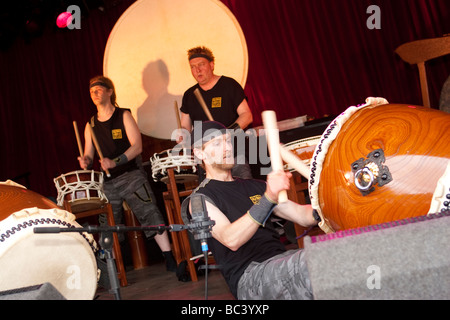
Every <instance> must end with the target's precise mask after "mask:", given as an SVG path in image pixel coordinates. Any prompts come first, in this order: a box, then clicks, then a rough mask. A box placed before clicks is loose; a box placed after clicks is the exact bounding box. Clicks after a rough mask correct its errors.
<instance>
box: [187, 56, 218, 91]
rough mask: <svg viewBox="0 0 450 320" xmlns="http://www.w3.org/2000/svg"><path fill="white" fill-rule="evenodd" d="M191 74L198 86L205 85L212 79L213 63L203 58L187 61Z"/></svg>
mask: <svg viewBox="0 0 450 320" xmlns="http://www.w3.org/2000/svg"><path fill="white" fill-rule="evenodd" d="M189 65H190V66H191V73H192V76H193V77H194V79H195V80H197V82H198V83H199V84H200V85H204V84H207V83H208V82H209V81H211V79H212V78H213V72H214V62H210V61H208V59H206V58H203V57H198V58H194V59H191V60H189Z"/></svg>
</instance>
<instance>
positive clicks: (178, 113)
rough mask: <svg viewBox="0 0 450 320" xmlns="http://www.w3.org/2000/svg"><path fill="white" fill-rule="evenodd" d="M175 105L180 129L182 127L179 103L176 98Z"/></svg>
mask: <svg viewBox="0 0 450 320" xmlns="http://www.w3.org/2000/svg"><path fill="white" fill-rule="evenodd" d="M173 106H174V108H175V114H176V116H177V124H178V129H181V119H180V112H179V111H178V103H177V101H176V100H175V103H174V105H173Z"/></svg>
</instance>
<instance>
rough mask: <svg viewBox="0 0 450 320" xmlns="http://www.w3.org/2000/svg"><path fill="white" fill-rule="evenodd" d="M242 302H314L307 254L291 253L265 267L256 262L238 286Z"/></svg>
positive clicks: (302, 252) (271, 260)
mask: <svg viewBox="0 0 450 320" xmlns="http://www.w3.org/2000/svg"><path fill="white" fill-rule="evenodd" d="M238 299H239V300H311V299H313V295H312V288H311V282H310V280H309V274H308V269H307V267H306V260H305V254H304V251H303V250H290V251H287V252H285V253H282V254H279V255H276V256H274V257H272V258H270V259H267V260H266V261H263V262H261V263H258V262H252V263H251V264H250V265H249V266H248V267H247V269H246V270H245V272H244V274H243V275H242V277H241V279H240V280H239V284H238Z"/></svg>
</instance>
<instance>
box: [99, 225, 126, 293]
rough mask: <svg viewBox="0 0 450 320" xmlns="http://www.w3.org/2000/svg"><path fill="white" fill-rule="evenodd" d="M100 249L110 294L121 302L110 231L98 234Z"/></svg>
mask: <svg viewBox="0 0 450 320" xmlns="http://www.w3.org/2000/svg"><path fill="white" fill-rule="evenodd" d="M99 244H100V247H101V248H102V249H103V251H104V252H105V257H106V266H107V270H108V277H109V283H110V285H111V289H110V292H111V293H112V294H114V297H115V299H116V300H121V296H120V285H119V279H118V277H117V269H116V263H115V261H114V258H113V254H112V249H113V233H112V231H103V232H101V234H100V240H99Z"/></svg>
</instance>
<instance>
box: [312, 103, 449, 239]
mask: <svg viewBox="0 0 450 320" xmlns="http://www.w3.org/2000/svg"><path fill="white" fill-rule="evenodd" d="M372 99H375V98H372ZM382 100H384V99H382ZM384 101H385V104H382V103H381V104H379V102H378V104H377V103H376V102H373V101H372V100H370V99H368V102H367V103H366V104H365V105H361V106H358V107H350V108H348V109H347V110H346V111H345V112H343V113H342V114H341V115H340V116H338V117H337V118H336V119H335V120H334V121H333V122H331V123H330V125H329V126H328V128H327V129H326V130H325V132H324V133H323V135H322V137H321V141H320V143H319V144H318V145H317V147H316V150H315V152H314V156H313V159H312V163H311V173H310V179H309V193H310V199H311V204H312V207H313V208H314V209H316V210H317V211H318V213H319V215H320V217H321V218H322V221H321V222H320V224H319V226H320V227H321V228H322V230H323V231H325V232H334V231H338V230H343V229H352V228H359V227H365V226H368V225H374V224H381V223H385V222H392V221H395V220H401V219H405V218H410V217H415V216H420V215H426V214H428V213H436V212H437V211H438V210H441V209H445V204H446V205H447V209H448V203H449V199H446V197H449V196H450V195H449V186H448V184H449V180H450V175H449V171H450V170H449V169H447V168H448V166H449V162H450V114H447V113H444V112H442V111H438V110H435V109H430V108H425V107H420V106H410V105H400V104H388V103H387V101H386V100H384ZM445 188H447V189H445Z"/></svg>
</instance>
